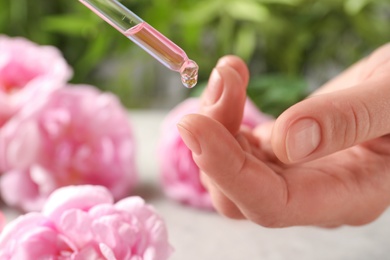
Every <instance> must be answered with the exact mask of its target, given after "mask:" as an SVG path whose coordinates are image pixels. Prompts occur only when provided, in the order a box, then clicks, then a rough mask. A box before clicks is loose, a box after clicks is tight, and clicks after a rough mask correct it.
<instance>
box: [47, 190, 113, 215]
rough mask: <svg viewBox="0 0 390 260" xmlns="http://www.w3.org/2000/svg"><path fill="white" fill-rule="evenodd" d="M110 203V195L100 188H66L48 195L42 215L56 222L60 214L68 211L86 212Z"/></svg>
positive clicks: (111, 199) (111, 201)
mask: <svg viewBox="0 0 390 260" xmlns="http://www.w3.org/2000/svg"><path fill="white" fill-rule="evenodd" d="M112 203H113V198H112V195H111V194H110V192H109V191H108V190H107V189H106V188H104V187H102V186H92V185H85V186H68V187H65V188H62V189H58V190H56V191H55V192H53V193H52V194H51V195H50V197H49V199H48V200H47V202H46V204H45V206H44V208H43V211H42V213H43V214H44V215H46V216H48V217H49V218H51V219H53V220H56V219H60V217H61V214H62V212H64V211H66V210H68V209H81V210H85V211H88V210H89V209H90V208H92V207H93V206H96V205H99V204H112Z"/></svg>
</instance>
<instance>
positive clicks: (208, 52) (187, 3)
mask: <svg viewBox="0 0 390 260" xmlns="http://www.w3.org/2000/svg"><path fill="white" fill-rule="evenodd" d="M121 2H122V3H123V4H124V5H126V6H127V7H129V8H130V9H131V10H132V11H133V12H135V13H137V14H138V15H139V16H140V17H141V18H143V19H144V20H145V21H147V22H148V23H149V24H151V25H152V26H154V27H155V28H156V29H158V30H160V31H161V32H162V33H163V34H165V35H166V36H167V37H169V38H170V39H172V40H173V41H174V42H175V43H177V44H178V45H179V46H181V47H182V48H183V49H184V50H185V51H186V52H187V54H188V56H189V57H190V58H191V59H193V60H195V61H196V62H197V63H198V64H199V66H200V82H201V83H200V85H199V87H197V88H195V91H193V92H192V93H191V91H189V90H187V89H185V88H184V87H182V86H181V84H180V77H179V75H178V74H176V73H174V72H171V71H169V70H168V69H166V68H165V67H163V66H162V65H161V64H159V63H158V62H157V61H155V60H154V59H153V58H151V57H149V56H148V54H146V53H145V52H144V51H142V50H141V49H140V48H139V47H137V46H136V45H135V44H133V43H132V42H130V41H129V40H127V39H126V38H125V37H124V36H122V35H121V34H120V33H119V32H117V31H116V30H114V29H113V28H111V27H110V26H109V25H108V24H106V23H105V22H104V21H102V20H101V19H100V18H98V17H97V16H96V15H95V14H93V13H92V12H91V11H90V10H89V9H87V8H86V7H85V6H84V5H82V4H81V3H79V2H78V1H77V0H73V1H71V0H34V1H32V0H0V33H2V34H7V35H10V36H23V37H27V38H28V39H30V40H32V41H34V42H37V43H39V44H44V45H54V46H57V47H58V48H59V49H60V50H61V51H62V52H63V54H64V56H65V58H66V59H67V61H68V62H69V63H70V64H71V65H72V67H73V68H74V71H75V75H74V78H73V80H72V82H73V83H88V84H92V85H95V86H96V87H98V88H100V89H102V90H107V91H111V92H113V93H115V94H117V95H118V96H119V97H120V98H121V100H122V102H123V104H125V105H126V106H127V107H129V108H171V107H173V106H174V105H175V104H177V103H178V102H180V101H181V100H183V99H184V98H186V97H187V96H189V95H196V93H199V91H200V89H201V88H202V85H204V84H205V82H206V81H207V78H208V76H209V74H210V72H211V70H212V68H213V66H214V65H215V63H216V61H217V60H218V59H219V58H220V57H221V56H223V55H225V54H236V55H238V56H240V57H242V58H243V59H244V60H245V61H246V62H247V63H248V65H249V66H250V70H251V74H252V79H251V82H250V87H249V90H248V93H249V95H250V96H251V98H252V99H253V100H254V101H255V102H256V104H257V105H258V106H259V107H260V108H261V109H262V110H263V111H265V112H267V113H270V114H272V115H275V116H277V115H278V114H280V113H281V112H282V111H283V110H285V109H286V108H287V107H289V106H291V105H292V104H294V103H295V102H297V101H299V100H301V99H302V98H304V97H305V96H306V95H307V94H308V93H309V91H311V90H312V89H313V88H315V87H317V86H319V85H320V84H322V83H323V82H324V81H326V80H327V79H329V78H330V77H332V76H334V75H335V74H336V73H338V72H339V71H340V70H341V69H343V68H345V67H347V66H349V65H350V64H352V63H353V62H355V61H357V60H358V59H360V58H362V57H363V56H365V55H367V54H368V53H369V52H371V51H372V50H373V49H375V48H377V47H379V46H380V45H382V44H384V43H386V42H389V41H390V30H389V22H390V1H389V0H326V1H325V0H323V1H314V0H199V1H194V0H138V1H136V0H123V1H121Z"/></svg>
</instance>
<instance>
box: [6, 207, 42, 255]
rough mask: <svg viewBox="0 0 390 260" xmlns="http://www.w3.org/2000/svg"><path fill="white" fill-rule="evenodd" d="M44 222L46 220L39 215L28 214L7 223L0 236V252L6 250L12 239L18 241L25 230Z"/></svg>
mask: <svg viewBox="0 0 390 260" xmlns="http://www.w3.org/2000/svg"><path fill="white" fill-rule="evenodd" d="M45 221H46V218H45V217H44V216H42V215H41V214H40V213H29V214H26V215H23V216H20V217H18V218H17V219H15V220H14V221H12V222H11V223H9V224H8V225H7V226H5V228H4V229H3V232H1V235H0V251H1V250H4V248H7V247H8V246H9V245H8V244H9V243H10V242H11V241H12V240H13V239H18V238H19V236H21V235H22V234H24V232H26V230H29V229H31V228H34V227H35V226H37V225H38V224H40V223H43V222H45Z"/></svg>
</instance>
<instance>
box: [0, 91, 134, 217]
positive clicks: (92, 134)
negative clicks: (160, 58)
mask: <svg viewBox="0 0 390 260" xmlns="http://www.w3.org/2000/svg"><path fill="white" fill-rule="evenodd" d="M129 123H130V122H129V118H128V114H127V111H126V110H125V109H124V108H123V107H122V106H121V104H120V102H119V101H118V99H117V98H116V97H115V96H113V95H111V94H108V93H101V92H99V91H98V90H97V89H95V88H93V87H89V86H68V87H65V88H60V89H57V90H55V91H53V92H52V93H51V94H50V95H49V96H47V97H46V98H42V99H39V98H37V100H36V102H31V103H30V104H29V106H28V107H25V108H24V109H22V110H21V111H20V112H19V113H18V114H17V115H15V116H14V117H13V118H12V119H11V120H10V121H8V123H7V124H6V125H5V126H4V127H3V128H2V129H1V131H0V170H3V172H4V175H3V176H2V177H1V180H0V186H1V194H2V196H3V199H4V201H5V202H6V203H7V204H8V205H11V206H16V207H19V208H21V209H23V210H25V211H31V210H39V209H41V207H42V205H43V203H44V202H45V200H46V199H47V197H48V196H49V195H50V193H52V192H53V191H54V190H55V189H57V188H59V187H63V186H67V185H82V184H93V185H102V186H105V187H107V188H108V189H109V190H110V191H111V192H112V194H113V195H114V197H115V198H116V199H120V198H123V197H125V196H127V195H128V194H129V192H130V191H131V189H132V188H133V187H134V185H135V183H136V181H137V174H136V166H135V144H134V136H133V132H132V128H131V126H130V124H129Z"/></svg>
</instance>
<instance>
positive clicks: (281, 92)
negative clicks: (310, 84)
mask: <svg viewBox="0 0 390 260" xmlns="http://www.w3.org/2000/svg"><path fill="white" fill-rule="evenodd" d="M307 92H308V90H307V83H306V82H305V80H304V79H302V78H296V77H290V76H283V75H264V76H261V77H254V78H252V80H251V82H250V84H249V87H248V96H249V97H250V98H251V99H252V100H253V101H254V102H255V104H256V105H257V106H258V107H259V108H260V109H261V110H262V111H263V112H265V113H267V114H270V115H273V116H275V117H277V116H279V115H280V114H281V113H282V112H283V111H284V110H286V109H287V108H289V107H290V106H292V105H294V104H295V103H297V102H299V101H301V100H302V99H304V98H305V97H306V96H307Z"/></svg>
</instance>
